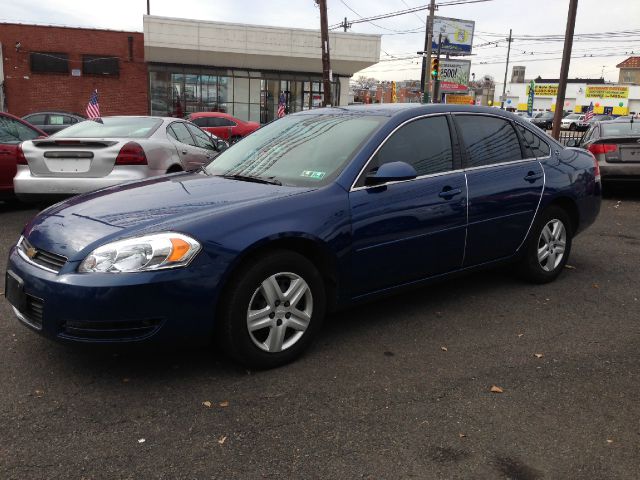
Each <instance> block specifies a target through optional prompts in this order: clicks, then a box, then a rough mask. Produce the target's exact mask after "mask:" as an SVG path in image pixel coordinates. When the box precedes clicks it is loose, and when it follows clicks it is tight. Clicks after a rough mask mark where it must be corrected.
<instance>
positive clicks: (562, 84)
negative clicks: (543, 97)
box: [551, 0, 578, 140]
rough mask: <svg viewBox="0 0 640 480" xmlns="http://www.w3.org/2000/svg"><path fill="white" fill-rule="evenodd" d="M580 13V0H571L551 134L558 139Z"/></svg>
mask: <svg viewBox="0 0 640 480" xmlns="http://www.w3.org/2000/svg"><path fill="white" fill-rule="evenodd" d="M577 13H578V0H569V14H568V15H567V31H566V32H565V34H564V51H563V52H562V65H560V81H559V82H558V95H556V110H555V112H554V115H553V126H552V128H551V136H552V137H553V138H555V139H556V140H558V137H559V136H560V122H561V121H562V108H563V107H564V95H565V92H566V90H567V77H568V76H569V63H570V62H571V48H572V47H573V31H574V30H575V27H576V14H577Z"/></svg>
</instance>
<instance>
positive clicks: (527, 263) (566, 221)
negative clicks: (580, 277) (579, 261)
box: [520, 205, 573, 283]
mask: <svg viewBox="0 0 640 480" xmlns="http://www.w3.org/2000/svg"><path fill="white" fill-rule="evenodd" d="M551 220H560V221H561V222H562V224H563V225H564V228H565V231H566V236H567V240H566V244H565V250H564V256H563V257H562V261H561V262H560V264H559V265H558V266H557V267H556V268H555V270H553V271H551V272H547V271H546V270H544V269H543V268H542V265H540V262H539V261H538V241H539V239H540V234H541V233H542V229H543V228H544V227H545V226H546V225H547V224H548V223H549V222H550V221H551ZM572 243H573V226H572V225H571V219H570V218H569V215H568V214H567V212H566V211H565V210H563V209H562V208H560V207H557V206H554V205H552V206H550V207H548V208H546V209H545V210H544V211H543V212H542V214H541V215H539V217H538V218H537V219H536V221H535V222H534V224H533V227H532V228H531V232H530V234H529V238H528V239H527V242H526V248H525V250H524V252H523V258H522V261H521V269H520V271H521V273H522V274H523V276H524V277H525V278H526V279H527V280H530V281H533V282H534V283H547V282H551V281H553V280H555V279H556V278H557V277H558V275H560V273H562V271H563V270H564V266H565V265H566V263H567V260H568V259H569V255H570V254H571V245H572Z"/></svg>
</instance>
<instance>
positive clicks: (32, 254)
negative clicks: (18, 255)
mask: <svg viewBox="0 0 640 480" xmlns="http://www.w3.org/2000/svg"><path fill="white" fill-rule="evenodd" d="M37 253H38V250H36V249H35V248H33V247H29V248H27V251H26V254H27V257H29V258H33V257H35V256H36V254H37Z"/></svg>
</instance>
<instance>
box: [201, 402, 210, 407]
mask: <svg viewBox="0 0 640 480" xmlns="http://www.w3.org/2000/svg"><path fill="white" fill-rule="evenodd" d="M202 405H204V406H205V407H207V408H211V402H210V401H209V400H205V401H204V402H202Z"/></svg>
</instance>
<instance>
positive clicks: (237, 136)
mask: <svg viewBox="0 0 640 480" xmlns="http://www.w3.org/2000/svg"><path fill="white" fill-rule="evenodd" d="M240 140H242V137H241V136H240V135H234V136H233V137H230V138H229V145H233V144H234V143H236V142H239V141H240Z"/></svg>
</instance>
